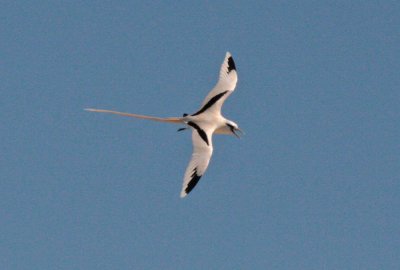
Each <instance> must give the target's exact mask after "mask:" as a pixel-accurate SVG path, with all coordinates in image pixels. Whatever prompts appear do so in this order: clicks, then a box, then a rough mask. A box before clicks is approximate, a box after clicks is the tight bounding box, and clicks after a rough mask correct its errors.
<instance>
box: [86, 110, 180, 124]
mask: <svg viewBox="0 0 400 270" xmlns="http://www.w3.org/2000/svg"><path fill="white" fill-rule="evenodd" d="M85 111H89V112H100V113H112V114H117V115H122V116H128V117H134V118H140V119H146V120H153V121H157V122H165V123H174V124H183V123H184V122H183V119H182V117H167V118H161V117H154V116H147V115H140V114H133V113H125V112H117V111H110V110H102V109H92V108H88V109H85Z"/></svg>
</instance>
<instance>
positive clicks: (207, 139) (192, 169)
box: [85, 52, 242, 198]
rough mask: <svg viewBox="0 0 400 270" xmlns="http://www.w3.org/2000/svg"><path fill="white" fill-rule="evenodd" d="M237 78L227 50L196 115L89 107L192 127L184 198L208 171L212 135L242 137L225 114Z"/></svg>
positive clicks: (235, 125) (184, 183) (182, 194)
mask: <svg viewBox="0 0 400 270" xmlns="http://www.w3.org/2000/svg"><path fill="white" fill-rule="evenodd" d="M237 80H238V77H237V72H236V66H235V62H234V61H233V58H232V56H231V54H230V53H229V52H227V53H226V55H225V59H224V62H223V63H222V66H221V69H220V72H219V79H218V82H217V84H216V85H215V87H214V88H213V89H212V90H211V91H210V93H208V95H207V96H206V98H205V99H204V101H203V103H202V104H201V108H200V109H199V110H198V111H197V112H195V113H194V114H190V115H189V114H183V116H182V117H167V118H160V117H153V116H147V115H139V114H132V113H124V112H117V111H110V110H102V109H91V108H89V109H85V110H87V111H91V112H101V113H112V114H117V115H122V116H128V117H135V118H140V119H147V120H153V121H158V122H166V123H174V124H184V125H185V126H186V127H184V128H180V129H178V131H182V130H185V129H188V128H191V129H192V142H193V154H192V158H191V160H190V162H189V165H188V167H187V169H186V172H185V175H184V178H183V185H182V191H181V194H180V196H181V197H182V198H183V197H185V196H186V195H187V194H189V192H190V191H192V189H193V188H194V187H195V186H196V184H197V183H198V182H199V180H200V178H201V177H202V176H203V175H204V173H205V171H206V170H207V167H208V164H209V162H210V159H211V155H212V152H213V146H212V135H213V134H214V133H215V134H227V135H235V136H236V137H238V138H239V134H238V132H239V133H240V134H242V131H241V130H240V129H239V127H238V125H237V124H236V123H235V122H233V121H231V120H228V119H226V118H225V117H223V116H222V114H221V107H222V104H223V103H224V101H225V100H226V99H227V98H228V96H229V95H230V94H231V93H232V92H233V91H234V90H235V87H236V83H237Z"/></svg>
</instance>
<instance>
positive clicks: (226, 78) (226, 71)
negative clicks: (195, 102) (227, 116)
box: [201, 52, 238, 111]
mask: <svg viewBox="0 0 400 270" xmlns="http://www.w3.org/2000/svg"><path fill="white" fill-rule="evenodd" d="M229 58H231V60H230V61H229ZM229 64H231V66H230V65H229ZM232 65H233V66H232ZM237 81H238V76H237V72H236V67H235V63H234V61H233V58H232V55H231V54H230V53H229V52H227V53H226V55H225V59H224V62H223V63H222V65H221V69H220V71H219V79H218V82H217V84H216V85H215V86H214V88H213V89H212V90H211V91H210V92H209V93H208V95H207V96H206V98H205V99H204V100H203V103H202V104H201V106H202V107H203V106H204V105H206V104H207V103H208V102H209V101H210V100H211V99H212V98H213V97H215V96H216V95H218V94H221V93H223V92H225V91H228V92H227V93H226V94H224V95H223V96H222V97H221V98H220V99H219V100H218V101H217V102H216V103H215V104H214V105H213V106H212V108H210V109H209V110H218V111H220V110H221V107H222V104H223V103H224V101H225V100H226V99H227V98H228V96H229V95H230V94H231V93H232V92H233V91H234V90H235V87H236V84H237Z"/></svg>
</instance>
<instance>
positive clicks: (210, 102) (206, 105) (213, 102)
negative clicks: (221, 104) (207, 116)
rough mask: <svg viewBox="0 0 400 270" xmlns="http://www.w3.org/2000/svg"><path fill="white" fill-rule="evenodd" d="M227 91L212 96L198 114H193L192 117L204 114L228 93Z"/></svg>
mask: <svg viewBox="0 0 400 270" xmlns="http://www.w3.org/2000/svg"><path fill="white" fill-rule="evenodd" d="M228 92H229V90H226V91H225V92H222V93H219V94H218V95H215V96H213V97H212V98H211V99H210V100H209V101H208V102H207V103H206V104H205V105H204V106H203V108H201V109H200V110H199V111H198V112H196V113H195V114H192V116H196V115H199V114H201V113H203V112H205V111H206V110H207V109H208V108H210V107H211V106H212V105H214V104H215V103H216V102H217V101H218V100H219V99H220V98H222V96H223V95H225V94H226V93H228Z"/></svg>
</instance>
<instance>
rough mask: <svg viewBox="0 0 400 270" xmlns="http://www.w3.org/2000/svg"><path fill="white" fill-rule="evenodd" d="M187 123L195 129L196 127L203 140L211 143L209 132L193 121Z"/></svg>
mask: <svg viewBox="0 0 400 270" xmlns="http://www.w3.org/2000/svg"><path fill="white" fill-rule="evenodd" d="M187 124H188V125H189V126H191V127H193V128H194V129H196V130H197V132H198V133H199V135H200V137H201V138H202V139H203V141H205V142H206V144H207V145H209V143H208V138H207V134H206V133H205V132H204V130H202V129H201V128H200V127H199V126H198V125H197V124H196V123H194V122H192V121H189V122H187Z"/></svg>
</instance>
